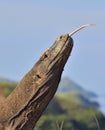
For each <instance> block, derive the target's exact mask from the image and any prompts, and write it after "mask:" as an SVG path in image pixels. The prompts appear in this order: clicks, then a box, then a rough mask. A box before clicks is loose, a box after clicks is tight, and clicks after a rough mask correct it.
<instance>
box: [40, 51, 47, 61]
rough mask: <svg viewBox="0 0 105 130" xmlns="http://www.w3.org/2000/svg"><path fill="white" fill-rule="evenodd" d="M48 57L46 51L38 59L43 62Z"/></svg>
mask: <svg viewBox="0 0 105 130" xmlns="http://www.w3.org/2000/svg"><path fill="white" fill-rule="evenodd" d="M47 57H48V51H45V52H44V54H43V55H42V56H41V57H40V60H41V61H43V60H45V59H46V58H47Z"/></svg>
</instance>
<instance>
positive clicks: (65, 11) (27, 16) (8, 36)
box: [0, 0, 105, 113]
mask: <svg viewBox="0 0 105 130" xmlns="http://www.w3.org/2000/svg"><path fill="white" fill-rule="evenodd" d="M87 23H93V24H96V26H94V27H89V28H85V29H83V30H81V31H80V32H78V33H76V34H75V35H74V36H72V38H73V40H74V48H73V51H72V54H71V57H70V58H69V60H68V62H67V64H66V66H65V69H64V72H63V75H62V77H67V78H69V79H71V80H72V81H74V82H75V83H77V84H79V85H80V86H82V87H83V88H84V89H86V90H87V91H91V92H94V93H95V94H97V95H98V98H97V101H98V102H99V103H100V105H101V108H100V109H101V111H102V112H103V113H105V102H104V101H105V79H104V78H105V36H104V35H105V1H104V0H101V1H96V0H92V1H91V0H88V1H84V0H78V1H76V0H73V1H71V0H65V1H61V0H53V1H49V0H44V1H40V0H39V1H35V0H30V1H29V0H18V1H16V0H9V1H8V0H0V78H1V80H3V79H9V80H11V81H17V82H18V81H19V80H20V79H21V78H22V77H23V76H24V75H25V74H26V73H27V72H28V71H29V70H30V68H31V67H32V66H33V65H34V64H35V62H36V61H37V60H38V58H39V57H40V55H41V54H42V53H43V51H45V49H47V48H48V47H50V46H51V45H52V44H53V43H54V41H55V40H56V38H57V37H58V36H60V35H61V34H65V33H70V32H72V31H73V30H74V29H76V28H77V27H79V26H81V25H84V24H87Z"/></svg>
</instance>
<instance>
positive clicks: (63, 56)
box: [33, 34, 73, 78]
mask: <svg viewBox="0 0 105 130" xmlns="http://www.w3.org/2000/svg"><path fill="white" fill-rule="evenodd" d="M72 47H73V40H72V38H71V37H70V36H69V34H64V35H61V36H60V37H58V38H57V39H56V41H55V42H54V44H53V45H52V46H51V47H50V48H49V49H47V50H46V51H45V52H44V53H43V54H42V56H41V57H40V59H39V61H38V62H37V63H36V64H35V66H34V67H33V69H35V71H36V74H37V77H38V78H41V77H43V76H46V75H50V76H51V75H52V76H56V77H57V75H61V73H62V71H63V68H64V65H65V63H66V61H67V59H68V57H69V55H70V53H71V50H72Z"/></svg>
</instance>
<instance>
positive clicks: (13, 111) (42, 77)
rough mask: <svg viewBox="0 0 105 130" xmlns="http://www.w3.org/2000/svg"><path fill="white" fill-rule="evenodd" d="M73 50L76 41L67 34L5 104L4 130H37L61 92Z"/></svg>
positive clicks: (0, 109) (0, 116)
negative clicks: (51, 102)
mask: <svg viewBox="0 0 105 130" xmlns="http://www.w3.org/2000/svg"><path fill="white" fill-rule="evenodd" d="M72 47H73V40H72V38H71V37H70V36H69V34H65V35H61V36H60V37H59V38H57V40H56V41H55V43H54V44H53V45H52V46H51V47H50V48H49V49H48V50H46V51H45V52H44V54H43V55H42V56H41V57H40V59H39V60H38V62H37V63H36V64H35V65H34V66H33V68H32V69H31V70H30V71H29V72H28V73H27V74H26V75H25V76H24V77H23V79H22V80H21V81H20V83H19V84H18V85H17V87H16V88H15V89H14V91H13V92H12V93H11V94H10V95H9V96H8V97H7V98H6V99H5V102H3V103H1V104H0V130H33V129H34V127H35V124H36V122H37V121H38V119H39V118H40V116H41V114H42V112H43V111H44V110H45V108H46V106H47V105H48V103H49V102H50V100H51V99H52V98H53V96H54V94H55V92H56V90H57V87H58V84H59V82H60V79H61V74H62V72H63V68H64V65H65V63H66V62H67V59H68V57H69V55H70V53H71V50H72Z"/></svg>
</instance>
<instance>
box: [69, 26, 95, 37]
mask: <svg viewBox="0 0 105 130" xmlns="http://www.w3.org/2000/svg"><path fill="white" fill-rule="evenodd" d="M90 26H95V24H85V25H83V26H80V27H79V28H77V29H76V30H74V31H73V32H71V33H70V34H69V36H70V37H71V36H72V35H74V34H75V33H76V32H78V31H79V30H81V29H83V28H85V27H90Z"/></svg>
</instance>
